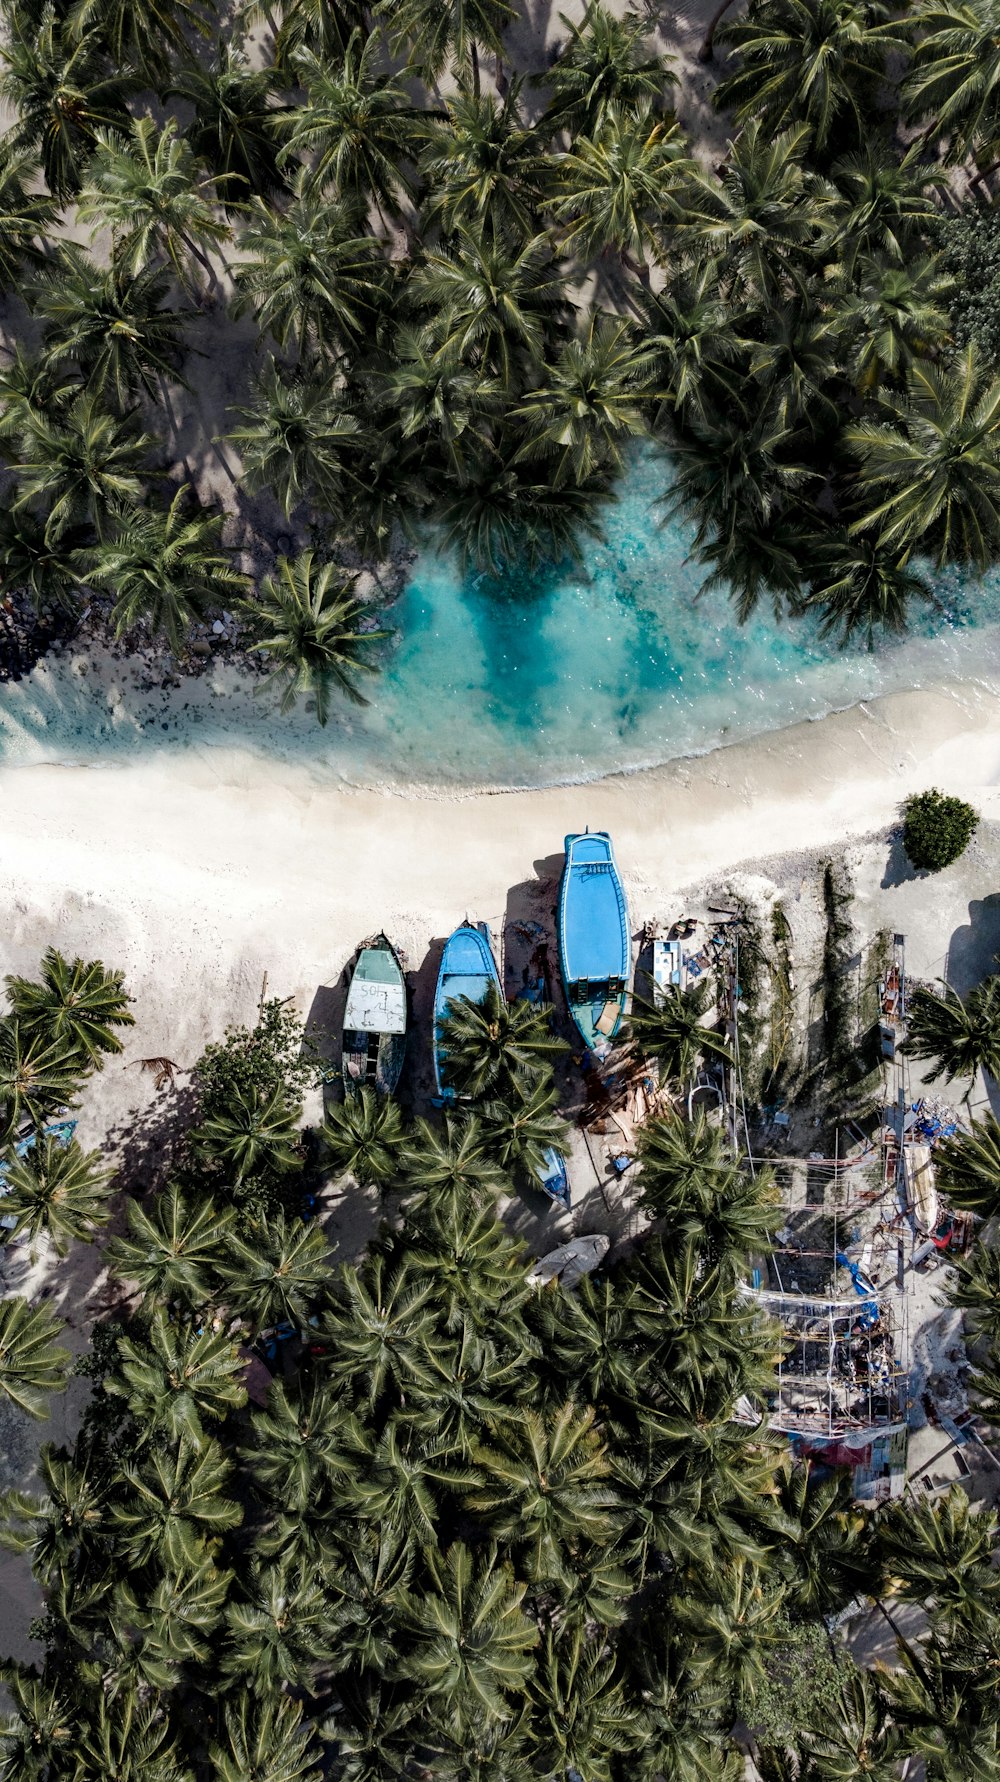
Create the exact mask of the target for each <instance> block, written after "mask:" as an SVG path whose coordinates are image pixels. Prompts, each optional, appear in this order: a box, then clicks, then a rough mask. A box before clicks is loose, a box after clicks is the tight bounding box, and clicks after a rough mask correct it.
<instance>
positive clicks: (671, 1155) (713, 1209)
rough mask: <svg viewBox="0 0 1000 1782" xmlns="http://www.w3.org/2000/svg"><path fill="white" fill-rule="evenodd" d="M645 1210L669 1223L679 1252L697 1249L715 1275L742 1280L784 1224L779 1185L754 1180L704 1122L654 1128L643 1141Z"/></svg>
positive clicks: (668, 1121)
mask: <svg viewBox="0 0 1000 1782" xmlns="http://www.w3.org/2000/svg"><path fill="white" fill-rule="evenodd" d="M640 1155H641V1157H642V1165H643V1167H642V1177H641V1188H640V1204H641V1205H642V1206H643V1207H644V1208H645V1209H646V1211H647V1212H649V1213H651V1214H652V1215H653V1217H654V1218H658V1219H664V1220H666V1222H667V1227H668V1229H669V1232H670V1234H671V1237H672V1239H673V1240H674V1241H675V1242H676V1243H677V1245H678V1246H681V1245H683V1244H687V1245H690V1246H692V1247H693V1248H694V1249H695V1250H696V1251H698V1252H699V1253H700V1255H701V1256H703V1257H704V1258H705V1260H706V1261H707V1262H710V1263H711V1264H712V1266H713V1267H714V1268H717V1269H724V1270H725V1269H728V1270H731V1271H734V1272H735V1274H736V1275H739V1274H740V1273H741V1271H742V1269H743V1267H744V1265H745V1263H746V1261H747V1258H748V1257H749V1256H750V1255H752V1254H755V1253H759V1252H760V1251H761V1250H766V1249H768V1248H769V1246H770V1241H771V1237H772V1235H773V1233H774V1232H775V1231H776V1230H777V1227H778V1225H779V1224H780V1223H781V1216H780V1211H779V1207H778V1195H777V1192H776V1190H775V1186H774V1180H773V1177H772V1176H771V1175H770V1174H769V1173H768V1172H767V1171H766V1170H758V1171H757V1173H756V1175H751V1174H750V1173H749V1172H748V1171H746V1170H744V1169H743V1168H742V1167H741V1165H740V1163H739V1161H738V1159H736V1158H735V1157H734V1156H733V1154H732V1152H731V1150H730V1149H729V1146H728V1144H727V1142H726V1139H725V1137H724V1135H723V1134H722V1132H721V1131H720V1130H719V1129H718V1128H716V1127H712V1126H709V1125H708V1124H707V1123H706V1121H705V1119H704V1116H703V1115H698V1116H697V1118H696V1119H695V1120H694V1121H693V1122H692V1123H688V1122H685V1121H682V1120H680V1119H678V1118H677V1117H676V1115H669V1116H668V1117H667V1118H665V1119H657V1120H652V1121H650V1122H649V1123H648V1124H647V1125H646V1126H645V1127H644V1128H643V1132H642V1137H641V1141H640Z"/></svg>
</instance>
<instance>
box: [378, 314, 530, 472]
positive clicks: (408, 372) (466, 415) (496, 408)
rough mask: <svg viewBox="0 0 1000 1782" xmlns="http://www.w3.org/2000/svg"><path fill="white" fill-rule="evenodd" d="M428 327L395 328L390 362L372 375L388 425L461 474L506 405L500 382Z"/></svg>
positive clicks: (484, 444)
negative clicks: (440, 340)
mask: <svg viewBox="0 0 1000 1782" xmlns="http://www.w3.org/2000/svg"><path fill="white" fill-rule="evenodd" d="M432 327H433V324H429V325H428V327H427V328H424V329H420V328H401V329H400V330H399V332H398V333H397V335H396V336H395V339H394V340H393V356H392V363H391V365H389V366H388V367H387V368H386V369H385V370H382V369H380V370H379V371H378V373H377V379H378V382H377V394H378V399H379V402H380V406H381V407H382V409H383V411H384V413H385V417H386V422H387V424H388V425H390V426H393V427H398V428H400V430H401V432H402V437H403V439H405V440H411V439H412V440H415V441H417V442H418V443H419V445H420V446H421V447H422V448H423V449H424V451H426V449H427V448H428V447H429V448H430V449H431V450H434V451H436V452H437V453H439V454H440V455H441V457H442V458H443V460H444V462H445V464H446V465H447V467H448V470H449V472H450V473H452V474H453V475H455V476H460V475H461V474H462V472H463V470H465V469H466V468H467V466H468V463H469V459H470V457H471V456H475V455H477V454H478V453H480V452H485V451H488V449H489V446H488V439H489V430H490V423H491V422H492V421H493V420H494V419H495V418H496V417H497V416H498V415H499V414H501V413H502V412H503V410H504V408H505V407H506V400H505V393H504V386H503V382H502V380H501V379H500V378H498V377H492V376H490V375H489V374H488V373H486V372H484V371H482V370H481V369H480V368H479V367H477V366H473V365H469V364H467V363H466V361H465V360H464V359H463V357H462V354H461V351H460V349H459V347H458V346H457V344H456V343H455V342H449V343H446V344H445V345H444V346H443V347H439V346H437V344H436V342H435V340H434V338H433V334H432ZM360 487H361V488H362V489H363V482H362V483H361V485H360Z"/></svg>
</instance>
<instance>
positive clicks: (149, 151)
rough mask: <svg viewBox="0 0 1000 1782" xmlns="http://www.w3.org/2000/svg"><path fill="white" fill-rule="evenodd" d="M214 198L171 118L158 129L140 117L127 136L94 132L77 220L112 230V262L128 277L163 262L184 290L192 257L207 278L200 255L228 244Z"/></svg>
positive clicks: (209, 179) (208, 178)
mask: <svg viewBox="0 0 1000 1782" xmlns="http://www.w3.org/2000/svg"><path fill="white" fill-rule="evenodd" d="M216 178H218V176H216ZM213 200H214V189H213V181H212V177H211V176H210V175H209V174H207V173H205V172H203V171H202V168H201V165H200V163H199V162H198V161H197V159H196V158H195V155H194V152H193V150H192V148H191V146H190V144H189V143H188V142H187V140H186V139H185V137H184V135H183V134H181V133H179V131H178V127H177V124H176V122H175V121H174V119H172V118H171V119H168V121H167V123H166V124H165V125H164V126H163V127H162V128H161V127H160V125H158V124H156V123H154V121H153V119H152V118H149V117H143V118H136V119H134V120H133V123H132V127H131V130H130V131H129V133H128V134H127V135H125V134H124V133H121V132H119V131H112V130H99V131H98V133H97V142H96V146H95V149H94V157H93V160H92V161H91V164H90V167H89V169H88V178H87V182H86V184H85V185H84V187H83V189H82V190H81V192H80V196H79V198H78V200H77V211H78V214H79V217H80V221H81V222H82V223H93V224H94V225H95V230H96V229H110V230H111V233H112V237H113V242H114V246H113V250H112V251H113V256H114V261H115V264H116V265H117V266H120V267H122V268H123V269H124V270H125V271H127V272H130V273H131V274H132V276H133V277H135V276H136V275H137V274H138V273H140V272H145V271H146V270H147V269H148V268H149V267H150V266H151V265H153V264H154V263H155V262H157V261H161V262H164V261H165V262H166V263H167V265H169V266H170V267H171V268H172V270H173V272H174V274H175V275H176V277H177V279H178V281H179V283H180V284H181V285H183V286H185V287H187V288H190V287H191V286H192V272H191V265H190V261H191V258H192V256H193V258H194V259H196V260H198V261H199V262H200V264H201V266H202V267H203V268H204V270H205V271H206V272H207V273H208V274H209V277H210V278H214V276H215V275H214V273H213V272H212V267H211V263H210V262H209V261H208V260H207V259H206V257H205V251H204V250H205V249H207V248H208V247H210V246H212V245H217V244H218V243H219V242H223V241H227V240H228V239H229V233H230V232H229V226H228V224H227V223H224V222H222V221H221V220H220V218H219V217H218V216H217V215H216V212H215V208H214V202H213Z"/></svg>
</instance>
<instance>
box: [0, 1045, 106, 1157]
mask: <svg viewBox="0 0 1000 1782" xmlns="http://www.w3.org/2000/svg"><path fill="white" fill-rule="evenodd" d="M85 1074H86V1073H85V1071H84V1070H82V1069H81V1066H80V1058H79V1054H78V1053H77V1052H75V1051H72V1050H70V1048H69V1047H67V1046H66V1045H64V1044H61V1043H59V1042H58V1041H55V1040H48V1039H46V1038H45V1037H44V1036H43V1035H41V1034H39V1033H27V1032H25V1030H24V1028H23V1027H22V1026H21V1023H20V1021H19V1020H18V1019H17V1017H16V1016H12V1015H7V1016H6V1017H5V1018H4V1019H2V1020H0V1104H2V1106H3V1110H4V1122H3V1135H2V1136H3V1139H4V1140H6V1139H9V1138H11V1137H12V1136H13V1135H14V1134H15V1133H16V1132H17V1130H18V1128H19V1127H20V1126H21V1125H22V1123H23V1122H24V1121H25V1120H27V1121H29V1122H30V1123H31V1125H32V1126H34V1127H38V1126H40V1125H41V1124H42V1122H43V1121H44V1120H45V1119H47V1118H48V1116H49V1115H50V1114H54V1113H56V1112H57V1111H58V1110H59V1109H60V1108H63V1107H66V1106H67V1105H68V1104H69V1103H70V1102H71V1101H72V1100H73V1097H74V1095H75V1094H76V1092H77V1090H78V1089H79V1087H80V1083H81V1080H82V1078H83V1076H84V1075H85Z"/></svg>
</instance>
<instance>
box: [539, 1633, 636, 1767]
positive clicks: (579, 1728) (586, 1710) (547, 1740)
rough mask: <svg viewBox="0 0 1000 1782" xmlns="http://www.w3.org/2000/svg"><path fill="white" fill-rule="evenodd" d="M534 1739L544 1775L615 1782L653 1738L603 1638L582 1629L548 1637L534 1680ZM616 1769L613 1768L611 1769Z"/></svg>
mask: <svg viewBox="0 0 1000 1782" xmlns="http://www.w3.org/2000/svg"><path fill="white" fill-rule="evenodd" d="M531 1694H532V1708H533V1727H532V1731H533V1735H534V1737H533V1739H532V1745H533V1748H534V1750H535V1751H536V1752H537V1758H538V1762H539V1765H540V1767H541V1766H543V1773H545V1774H549V1775H552V1776H569V1775H572V1774H573V1773H574V1772H576V1773H577V1774H578V1775H582V1776H586V1777H587V1778H588V1782H612V1777H613V1776H614V1775H615V1774H617V1773H620V1771H619V1770H618V1767H617V1765H615V1757H616V1755H617V1756H618V1758H619V1762H620V1761H621V1754H622V1753H624V1752H633V1751H636V1750H637V1749H638V1748H639V1747H640V1746H642V1745H643V1744H644V1743H645V1740H646V1737H647V1736H648V1728H647V1724H646V1716H645V1714H644V1713H643V1710H642V1708H641V1707H640V1706H639V1705H638V1704H637V1703H635V1702H634V1701H632V1702H630V1701H629V1700H628V1698H627V1694H626V1687H625V1680H624V1676H623V1667H622V1666H621V1665H620V1663H619V1661H618V1660H616V1657H615V1654H614V1653H613V1652H612V1651H609V1649H608V1646H607V1642H606V1641H605V1639H604V1638H603V1634H591V1636H590V1637H589V1638H588V1636H587V1633H586V1632H585V1631H584V1629H583V1628H582V1627H573V1628H570V1629H560V1631H559V1632H558V1633H554V1632H552V1631H551V1630H550V1631H549V1632H548V1633H547V1634H546V1636H545V1639H544V1641H543V1643H542V1648H541V1651H540V1652H539V1655H538V1667H537V1670H536V1672H535V1676H534V1678H533V1679H532V1691H531ZM612 1766H614V1767H612Z"/></svg>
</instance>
